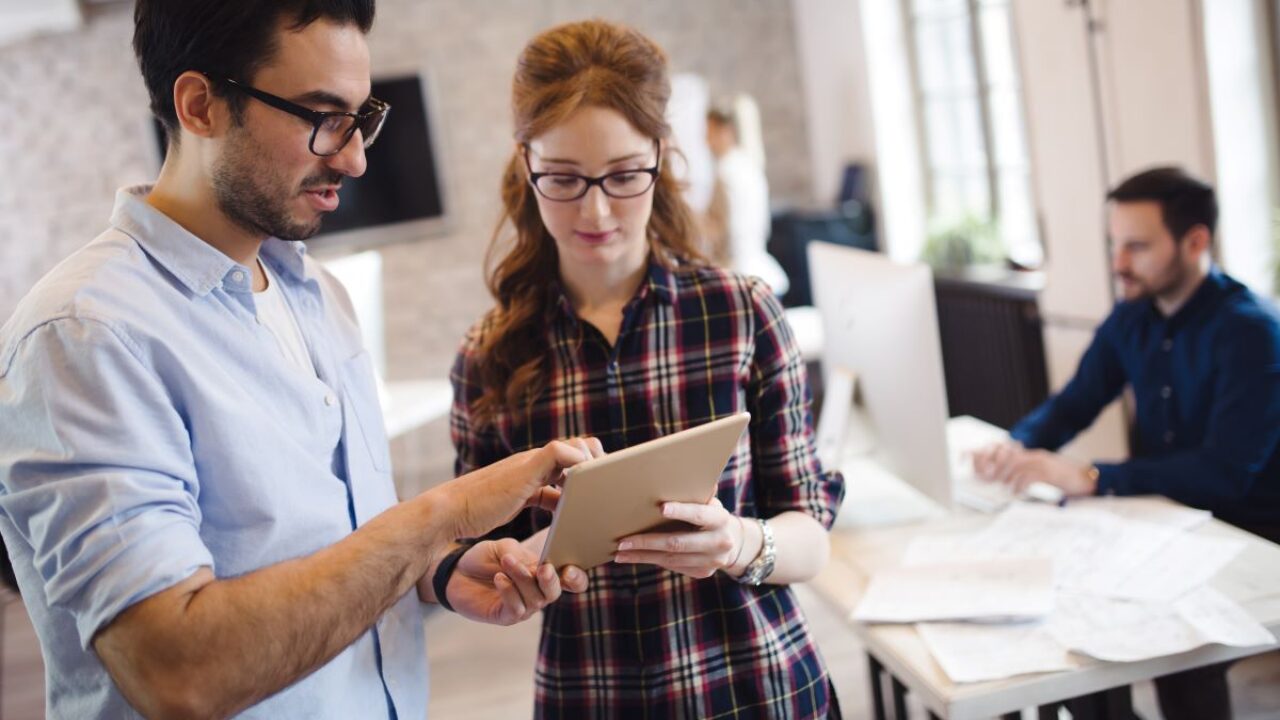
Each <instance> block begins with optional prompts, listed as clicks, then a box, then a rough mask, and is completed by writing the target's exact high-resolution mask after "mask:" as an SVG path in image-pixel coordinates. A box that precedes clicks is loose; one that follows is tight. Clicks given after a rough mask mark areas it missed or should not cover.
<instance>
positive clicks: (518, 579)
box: [445, 538, 587, 625]
mask: <svg viewBox="0 0 1280 720" xmlns="http://www.w3.org/2000/svg"><path fill="white" fill-rule="evenodd" d="M586 589H587V574H586V573H585V572H583V571H582V570H580V569H579V568H576V567H572V566H569V567H565V568H563V569H562V570H561V571H560V574H559V575H558V576H557V574H556V571H555V568H553V567H552V566H551V565H550V564H549V563H544V564H543V565H541V566H539V565H538V556H537V555H536V554H534V553H532V552H530V550H529V549H528V548H526V547H524V546H522V545H521V544H520V543H519V542H516V541H515V540H512V539H510V538H507V539H503V540H489V541H486V542H481V543H477V544H476V545H475V547H473V548H471V549H470V550H468V551H467V552H466V553H465V554H464V555H463V556H462V557H461V558H460V559H459V560H458V566H457V567H456V568H455V569H454V572H453V576H452V577H451V578H449V584H448V585H447V586H446V588H445V592H446V593H447V594H448V596H449V604H450V605H452V606H453V609H454V611H455V612H457V613H458V614H459V615H462V616H463V617H465V618H468V619H470V620H476V621H478V622H485V623H491V624H494V625H513V624H515V623H518V622H523V621H525V620H528V619H529V618H530V617H532V616H533V615H534V614H535V613H537V612H538V611H540V610H542V609H543V608H544V607H546V606H547V605H550V604H551V603H553V602H555V601H556V600H557V599H559V597H560V593H561V591H562V590H568V591H570V592H582V591H584V590H586Z"/></svg>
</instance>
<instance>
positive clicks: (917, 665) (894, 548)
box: [811, 513, 1280, 720]
mask: <svg viewBox="0 0 1280 720" xmlns="http://www.w3.org/2000/svg"><path fill="white" fill-rule="evenodd" d="M993 518H994V516H992V515H980V514H976V513H963V514H951V515H945V516H942V517H935V518H932V519H926V520H924V521H921V522H917V523H913V524H910V525H899V526H896V527H873V528H850V527H843V528H837V529H835V530H834V531H833V532H832V534H831V546H832V559H831V563H830V564H829V565H828V566H827V568H826V569H825V570H824V571H823V572H822V573H821V574H820V575H819V576H818V577H817V578H815V579H814V580H813V581H812V582H811V585H812V586H813V587H814V589H815V590H817V591H818V592H819V593H820V594H821V595H822V596H823V597H824V598H825V599H826V600H828V601H830V602H832V603H834V604H835V606H836V607H838V608H839V609H840V610H841V611H843V612H846V613H851V612H852V611H853V609H854V607H856V606H857V604H858V601H859V599H860V598H861V595H862V592H863V590H864V589H865V587H866V583H867V581H868V579H869V577H870V575H871V574H872V573H874V572H875V571H876V570H878V569H880V568H885V567H891V566H893V565H896V564H898V562H899V560H900V559H901V556H902V553H903V552H904V551H905V550H906V547H907V545H908V544H909V543H910V542H911V540H912V539H913V538H914V537H915V536H916V535H918V534H921V533H938V532H961V531H970V530H976V529H978V528H981V527H982V526H983V525H985V524H986V523H989V522H991V521H992V519H993ZM1193 532H1196V533H1198V534H1204V535H1215V536H1226V537H1236V538H1243V539H1245V540H1246V541H1247V543H1248V544H1247V546H1246V548H1245V550H1244V551H1243V552H1241V553H1240V555H1239V556H1237V557H1236V558H1235V560H1234V561H1233V562H1232V563H1231V564H1230V565H1228V566H1227V567H1226V568H1224V569H1223V570H1222V572H1220V573H1219V574H1218V575H1217V576H1216V577H1215V578H1214V579H1213V581H1212V582H1211V583H1210V585H1212V586H1213V587H1214V588H1216V589H1218V590H1220V591H1221V592H1223V593H1224V594H1225V595H1227V596H1228V597H1230V598H1232V599H1233V600H1235V601H1236V602H1239V603H1240V604H1241V605H1242V606H1243V607H1244V608H1245V609H1246V610H1248V611H1249V613H1250V614H1251V615H1253V617H1254V618H1256V619H1257V620H1259V621H1260V622H1261V623H1262V624H1263V625H1265V626H1266V627H1267V629H1268V630H1270V631H1271V632H1272V633H1275V634H1280V546H1278V545H1275V544H1273V543H1269V542H1267V541H1265V540H1262V539H1261V538H1258V537H1256V536H1253V535H1250V534H1248V533H1245V532H1243V531H1241V530H1238V529H1236V528H1234V527H1232V526H1230V525H1227V524H1225V523H1222V522H1219V521H1217V520H1210V521H1209V522H1207V523H1205V524H1204V525H1202V526H1200V527H1199V528H1197V529H1195V530H1194V531H1193ZM850 622H853V621H850ZM854 632H855V634H856V635H857V636H858V637H859V639H861V640H862V642H863V643H864V644H865V646H866V648H867V653H868V656H869V660H870V665H871V671H872V676H873V678H875V680H874V682H873V686H872V695H873V700H874V702H875V713H876V714H875V716H876V718H877V720H883V719H884V718H886V717H888V715H887V714H886V712H885V710H886V703H885V702H884V695H883V692H882V690H881V685H880V681H879V675H880V673H881V672H882V671H883V672H885V673H888V675H889V676H890V677H891V679H892V682H893V689H894V693H893V695H894V697H893V700H894V706H895V707H896V708H898V710H897V712H896V715H895V716H896V717H897V718H898V720H903V718H904V714H903V710H904V709H905V694H906V693H907V692H911V693H913V694H915V695H916V697H917V698H918V699H919V700H920V701H921V702H922V703H923V705H924V706H925V707H926V708H927V709H928V710H929V712H930V713H931V714H932V716H933V717H937V718H949V719H950V720H968V719H969V718H990V717H996V716H1005V715H1010V714H1013V713H1017V712H1019V711H1020V710H1022V709H1023V708H1029V707H1040V708H1052V707H1053V706H1054V704H1055V703H1058V702H1061V701H1063V700H1067V699H1070V698H1076V697H1080V696H1084V695H1090V694H1092V693H1096V692H1100V691H1104V690H1109V689H1112V688H1126V687H1127V686H1128V685H1130V684H1132V683H1135V682H1139V681H1142V680H1149V679H1151V678H1155V677H1159V676H1162V675H1167V674H1169V673H1173V672H1178V671H1181V670H1188V669H1191V668H1195V667H1201V666H1205V665H1210V664H1213V663H1218V662H1223V661H1226V660H1232V659H1237V658H1242V657H1247V656H1249V655H1254V654H1258V653H1260V652H1265V651H1267V650H1270V649H1273V647H1274V646H1273V647H1272V648H1265V647H1264V648H1235V647H1225V646H1220V645H1208V646H1204V647H1201V648H1198V649H1196V650H1192V651H1190V652H1186V653H1182V654H1180V655H1171V656H1166V657H1160V658H1154V659H1150V660H1144V661H1140V662H1133V663H1105V662H1100V661H1092V660H1089V659H1086V664H1085V665H1084V666H1083V667H1081V668H1078V669H1076V670H1067V671H1062V672H1056V673H1041V674H1036V675H1023V676H1020V677H1014V678H1007V679H1003V680H994V681H989V682H980V683H964V684H957V683H953V682H951V680H950V679H949V678H948V677H947V676H946V674H945V673H944V672H943V671H942V668H940V667H938V665H937V664H936V663H935V662H934V660H933V657H932V655H931V654H930V653H929V650H928V649H927V648H926V646H925V645H924V643H923V641H921V639H920V637H919V635H917V633H916V631H915V629H914V627H913V626H911V625H865V624H862V623H854ZM1041 716H1042V717H1053V718H1056V717H1057V714H1056V708H1055V709H1053V710H1052V711H1050V710H1047V709H1045V710H1042V712H1041Z"/></svg>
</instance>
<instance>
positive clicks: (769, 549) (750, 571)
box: [738, 518, 778, 585]
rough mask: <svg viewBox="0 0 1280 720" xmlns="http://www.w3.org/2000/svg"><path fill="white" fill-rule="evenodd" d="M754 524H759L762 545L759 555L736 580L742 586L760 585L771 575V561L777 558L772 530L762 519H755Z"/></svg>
mask: <svg viewBox="0 0 1280 720" xmlns="http://www.w3.org/2000/svg"><path fill="white" fill-rule="evenodd" d="M756 522H758V523H760V534H761V535H762V536H763V537H764V543H763V544H762V545H761V546H760V554H759V555H756V559H755V560H752V561H751V564H750V565H748V566H747V569H746V570H743V571H742V577H739V578H738V582H740V583H742V584H743V585H760V584H762V583H763V582H764V581H765V578H767V577H769V576H770V575H772V574H773V561H774V560H775V559H776V558H777V556H778V552H777V548H776V547H775V546H774V544H773V528H772V527H770V526H769V523H768V522H766V521H765V520H764V519H762V518H756Z"/></svg>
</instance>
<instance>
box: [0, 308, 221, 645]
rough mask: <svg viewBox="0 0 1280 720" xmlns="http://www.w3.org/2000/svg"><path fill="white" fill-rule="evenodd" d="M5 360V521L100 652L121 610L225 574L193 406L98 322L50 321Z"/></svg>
mask: <svg viewBox="0 0 1280 720" xmlns="http://www.w3.org/2000/svg"><path fill="white" fill-rule="evenodd" d="M0 363H3V365H0V373H2V374H0V428H3V431H2V434H0V513H3V515H4V516H5V518H6V519H7V520H8V521H9V523H10V524H11V525H12V528H13V529H14V532H16V533H17V535H18V538H17V540H18V541H19V542H23V543H26V544H27V546H29V547H30V549H31V555H32V559H33V563H34V566H35V571H36V574H37V576H38V577H39V579H40V581H41V582H42V584H43V591H44V593H45V595H46V596H47V598H48V604H49V605H50V606H53V607H57V608H62V609H64V610H65V611H67V612H68V613H70V614H71V615H72V616H73V617H74V618H75V622H76V627H77V631H78V633H79V639H80V642H81V644H82V645H83V646H84V648H85V649H89V648H90V646H91V643H92V640H93V637H94V635H95V633H97V632H98V631H99V630H100V629H101V628H102V627H104V626H105V625H107V624H108V623H110V622H111V621H112V620H113V619H114V618H115V617H116V616H117V615H118V614H119V613H120V612H121V611H123V610H125V609H126V608H128V607H130V606H131V605H133V604H135V603H137V602H138V601H140V600H143V599H145V598H147V597H149V596H151V595H154V594H155V593H157V592H160V591H162V590H164V589H166V588H169V587H172V586H173V585H175V584H176V583H178V582H179V581H181V580H183V579H185V578H187V577H189V576H191V575H192V574H193V573H194V572H195V571H196V570H198V569H199V568H200V567H210V568H212V567H213V558H212V555H211V554H210V552H209V550H208V548H207V547H206V546H205V544H204V542H203V541H202V540H201V537H200V531H199V528H200V521H201V517H200V509H199V506H198V505H197V503H196V498H197V496H198V493H199V486H198V482H197V477H196V469H195V463H194V461H193V458H192V453H191V446H190V440H189V437H188V433H187V430H186V425H185V423H184V421H183V417H182V414H181V409H180V408H181V404H180V399H177V398H172V397H170V396H169V394H168V393H167V392H166V390H165V386H164V384H163V383H162V382H161V379H160V378H159V377H158V376H157V375H156V373H155V372H153V371H152V370H151V369H150V366H149V364H148V362H147V359H146V358H144V357H143V356H142V355H141V353H139V352H138V350H137V348H136V346H135V345H134V344H133V343H131V342H130V341H129V338H128V335H127V334H126V333H124V332H122V331H120V330H119V329H118V328H114V327H111V326H109V325H107V324H105V323H103V322H99V321H96V320H91V319H84V318H62V319H57V320H53V321H50V322H46V323H44V324H42V325H39V326H38V327H36V328H35V329H34V330H33V331H31V332H30V333H28V334H27V335H26V336H25V337H23V338H22V339H21V340H19V341H18V342H17V344H16V345H15V346H14V348H13V350H12V352H11V353H10V354H9V357H8V358H0ZM9 540H10V542H12V541H13V540H14V539H13V538H10V539H9Z"/></svg>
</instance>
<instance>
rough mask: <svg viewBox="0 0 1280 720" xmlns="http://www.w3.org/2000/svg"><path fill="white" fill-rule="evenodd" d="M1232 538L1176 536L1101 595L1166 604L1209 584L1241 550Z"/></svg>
mask: <svg viewBox="0 0 1280 720" xmlns="http://www.w3.org/2000/svg"><path fill="white" fill-rule="evenodd" d="M1244 548H1245V542H1244V541H1243V540H1237V539H1235V538H1222V537H1202V536H1200V535H1192V534H1191V533H1186V532H1183V533H1179V534H1178V535H1177V536H1175V537H1174V538H1173V540H1171V541H1169V543H1168V544H1167V545H1165V546H1164V547H1163V548H1161V549H1160V550H1159V551H1158V552H1157V553H1156V554H1155V555H1152V556H1151V557H1149V558H1147V560H1146V561H1145V562H1144V563H1143V564H1142V565H1141V566H1140V567H1139V568H1138V569H1137V570H1135V571H1134V572H1133V574H1131V575H1129V577H1127V578H1125V579H1124V580H1123V581H1122V582H1120V583H1119V584H1118V585H1115V586H1113V587H1110V588H1106V589H1105V590H1103V591H1102V593H1101V594H1103V595H1107V596H1110V597H1117V598H1128V599H1131V600H1146V601H1150V602H1167V601H1171V600H1176V599H1177V598H1179V597H1181V596H1183V595H1185V594H1186V593H1188V592H1190V591H1192V590H1194V589H1195V588H1197V587H1199V586H1200V585H1203V584H1205V583H1207V582H1209V581H1210V580H1211V579H1212V578H1213V576H1214V575H1217V574H1218V571H1219V570H1221V569H1222V568H1224V567H1226V566H1227V564H1228V563H1230V562H1231V561H1232V560H1234V559H1235V558H1236V556H1237V555H1239V554H1240V551H1242V550H1244Z"/></svg>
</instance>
